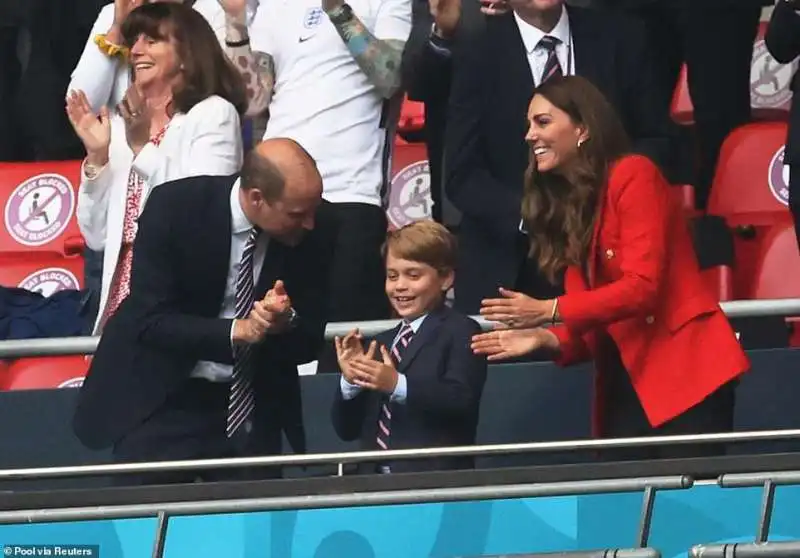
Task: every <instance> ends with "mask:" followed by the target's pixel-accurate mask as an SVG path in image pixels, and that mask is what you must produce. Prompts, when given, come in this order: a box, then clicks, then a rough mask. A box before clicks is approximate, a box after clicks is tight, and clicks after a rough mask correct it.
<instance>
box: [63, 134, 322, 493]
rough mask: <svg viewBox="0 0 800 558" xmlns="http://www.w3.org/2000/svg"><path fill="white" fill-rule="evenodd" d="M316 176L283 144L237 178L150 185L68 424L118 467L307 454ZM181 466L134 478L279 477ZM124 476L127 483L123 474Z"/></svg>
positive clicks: (317, 322) (318, 206)
mask: <svg viewBox="0 0 800 558" xmlns="http://www.w3.org/2000/svg"><path fill="white" fill-rule="evenodd" d="M321 195H322V179H321V178H320V175H319V172H318V171H317V168H316V164H315V163H314V160H313V159H312V158H311V157H310V156H309V155H308V153H306V151H305V150H304V149H303V148H302V147H300V146H299V145H298V144H297V143H295V142H294V141H292V140H288V139H272V140H269V141H265V142H262V143H261V144H259V145H258V146H257V147H256V148H255V149H254V150H253V151H252V152H250V153H249V154H248V156H247V157H246V159H245V163H244V166H243V168H242V172H241V175H240V176H216V177H215V176H198V177H192V178H185V179H181V180H177V181H175V182H171V183H167V184H162V185H161V186H159V187H158V188H156V189H154V190H153V192H152V194H151V195H150V197H149V198H148V200H147V204H146V206H145V209H144V211H143V212H142V215H141V217H140V218H139V229H138V232H137V235H136V240H135V243H134V248H133V251H134V254H135V255H134V260H133V269H132V272H131V291H130V295H129V296H128V297H127V298H126V299H125V300H124V301H123V303H122V305H121V306H120V308H119V310H118V311H117V312H116V313H115V314H114V316H113V317H112V318H111V319H110V320H109V322H108V323H107V325H106V327H105V329H104V331H103V336H102V338H101V339H100V344H99V346H98V347H97V352H96V353H95V355H94V358H93V360H92V364H91V367H90V369H89V373H88V375H87V377H86V380H85V383H84V384H83V387H82V388H81V393H80V397H79V401H78V407H77V410H76V413H75V419H74V428H75V432H76V434H77V435H78V438H79V439H80V440H81V441H82V442H83V443H84V444H85V445H86V446H88V447H89V448H92V449H100V448H104V447H109V446H111V447H113V454H114V459H115V461H117V462H133V461H162V460H185V459H212V458H222V457H237V456H253V455H270V454H278V453H280V452H281V434H282V433H285V434H286V437H287V439H288V440H289V442H290V444H291V445H292V447H293V448H294V450H295V451H296V452H298V453H300V452H304V451H305V431H304V428H303V421H302V408H301V399H300V381H299V378H298V374H297V365H298V364H302V363H304V362H309V361H312V360H314V359H315V358H316V356H317V353H318V351H319V349H320V348H321V347H322V343H323V336H324V330H325V320H324V309H325V297H326V293H325V289H323V288H321V287H320V285H321V284H322V283H324V282H321V281H320V277H326V276H327V275H326V274H327V273H328V261H329V257H328V254H330V253H331V250H330V246H328V245H327V240H326V239H327V238H330V234H329V231H326V226H325V225H324V222H326V220H325V218H324V216H325V212H324V209H325V204H324V203H322V200H321ZM277 473H278V471H267V472H265V471H263V470H254V471H234V470H223V471H202V472H198V471H189V472H180V471H178V472H175V473H174V474H169V473H165V474H155V475H143V476H141V477H138V478H136V479H135V480H134V481H132V482H134V483H137V484H145V483H146V484H152V483H158V484H161V483H166V482H191V481H194V480H196V479H197V478H198V477H199V478H200V479H201V480H222V479H227V478H252V477H254V476H259V475H265V476H274V475H275V474H277ZM123 481H125V479H123Z"/></svg>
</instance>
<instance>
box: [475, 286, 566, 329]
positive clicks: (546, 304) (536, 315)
mask: <svg viewBox="0 0 800 558" xmlns="http://www.w3.org/2000/svg"><path fill="white" fill-rule="evenodd" d="M499 292H500V296H501V297H502V298H487V299H484V300H482V301H481V311H480V312H481V316H483V317H484V318H486V319H487V320H489V321H491V322H499V323H502V324H505V325H506V326H508V327H512V328H531V327H539V326H541V325H544V324H546V323H548V322H550V321H552V319H553V317H554V316H553V307H554V301H553V300H552V299H551V300H539V299H536V298H531V297H529V296H527V295H524V294H522V293H518V292H516V291H510V290H508V289H504V288H503V287H500V289H499Z"/></svg>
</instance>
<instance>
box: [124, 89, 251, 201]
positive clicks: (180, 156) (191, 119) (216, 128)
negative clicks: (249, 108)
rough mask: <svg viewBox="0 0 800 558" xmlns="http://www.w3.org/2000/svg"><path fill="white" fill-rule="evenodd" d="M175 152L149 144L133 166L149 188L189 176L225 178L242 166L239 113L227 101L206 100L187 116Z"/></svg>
mask: <svg viewBox="0 0 800 558" xmlns="http://www.w3.org/2000/svg"><path fill="white" fill-rule="evenodd" d="M182 127H183V129H182V134H181V144H180V146H179V149H180V151H179V152H178V153H166V152H165V151H164V149H163V148H162V147H156V146H155V144H152V143H148V144H147V145H145V146H144V148H143V149H142V150H141V151H140V152H139V154H138V155H137V156H136V157H135V158H134V160H133V167H134V168H135V169H136V171H137V172H138V173H139V174H140V175H141V177H142V178H143V179H144V180H145V181H147V183H148V184H150V186H151V187H155V186H158V185H159V184H163V183H164V182H167V181H170V180H178V179H180V178H186V177H189V176H201V175H212V176H225V175H230V174H234V173H236V172H239V170H240V169H241V165H242V129H241V123H240V120H239V114H238V113H237V112H236V109H235V108H234V106H233V105H232V104H230V103H229V102H228V101H226V100H224V99H222V98H220V97H209V98H208V99H206V100H204V101H202V102H200V103H198V104H197V105H195V106H194V107H192V109H191V110H190V111H189V112H188V113H187V114H186V117H185V120H184V122H183V123H182Z"/></svg>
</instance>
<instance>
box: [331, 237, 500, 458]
mask: <svg viewBox="0 0 800 558" xmlns="http://www.w3.org/2000/svg"><path fill="white" fill-rule="evenodd" d="M455 254H456V242H455V238H454V237H453V235H452V234H451V233H450V232H449V231H448V230H447V229H446V228H445V227H443V226H442V225H440V224H438V223H435V222H432V221H419V222H416V223H412V224H410V225H407V226H405V227H403V228H401V229H399V230H396V231H392V232H390V233H389V234H388V237H387V240H386V243H385V244H384V247H383V255H384V259H385V262H386V295H387V296H388V298H389V301H390V302H391V304H392V307H393V308H394V310H395V312H396V313H397V315H398V316H400V318H401V322H400V324H398V325H397V326H396V327H395V328H393V329H390V330H388V331H385V332H383V333H380V334H378V335H377V336H376V338H375V339H374V340H372V341H371V342H370V344H369V347H368V348H367V350H366V351H365V350H364V347H363V345H362V339H361V336H360V334H359V332H358V331H357V330H354V331H352V332H350V333H349V334H348V335H346V336H345V337H344V338H343V339H340V338H336V340H335V344H336V352H337V357H338V361H339V367H340V370H341V372H342V376H341V380H340V382H339V385H338V386H337V393H336V396H335V398H334V404H333V411H332V419H333V425H334V429H335V430H336V432H337V434H338V435H339V437H340V438H342V439H343V440H346V441H350V440H356V439H360V440H361V444H362V447H363V449H365V450H376V449H384V450H388V449H408V448H422V447H436V446H439V447H442V446H462V445H470V444H474V443H475V432H476V429H477V423H478V409H479V406H480V399H481V394H482V393H483V386H484V384H485V382H486V369H487V366H486V361H485V359H484V358H483V357H480V356H476V355H474V354H473V353H472V351H471V349H470V339H471V336H472V335H474V334H475V333H478V332H479V331H480V326H479V325H478V324H477V323H476V322H475V321H474V320H472V319H471V318H469V317H467V316H464V315H463V314H460V313H458V312H456V311H454V310H451V309H449V308H448V307H447V306H446V305H445V303H444V301H445V294H446V293H447V291H448V289H450V287H451V286H452V284H453V278H454V274H455ZM472 466H473V461H472V459H471V458H469V457H445V458H434V459H428V460H417V459H415V460H402V461H395V462H391V463H388V462H387V463H380V464H379V465H377V466H364V467H363V468H362V469H363V470H362V471H361V472H379V473H389V472H410V471H429V470H443V469H463V468H471V467H472Z"/></svg>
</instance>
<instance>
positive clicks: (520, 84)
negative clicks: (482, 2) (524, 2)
mask: <svg viewBox="0 0 800 558" xmlns="http://www.w3.org/2000/svg"><path fill="white" fill-rule="evenodd" d="M486 24H487V25H489V26H491V27H490V28H489V29H490V32H489V36H490V44H492V45H494V46H495V48H496V51H495V54H494V55H492V56H491V59H490V60H489V63H490V64H495V65H496V66H495V67H497V68H502V71H501V73H500V75H506V76H508V77H507V78H506V79H508V80H510V83H509V89H508V90H507V92H506V94H513V93H514V92H515V91H520V92H524V96H525V98H526V106H527V101H528V100H530V97H531V95H532V93H533V88H534V81H533V74H532V73H531V65H530V63H529V62H528V53H527V52H526V51H525V43H523V42H522V35H520V33H519V27H518V26H517V22H516V21H515V20H514V14H513V13H511V12H509V13H508V14H506V15H502V16H496V18H494V17H493V18H492V19H491V20H489V21H487V23H486ZM498 61H502V62H501V63H500V62H498ZM523 117H524V114H523V115H522V116H521V117H520V121H522V120H523V119H524V118H523Z"/></svg>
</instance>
